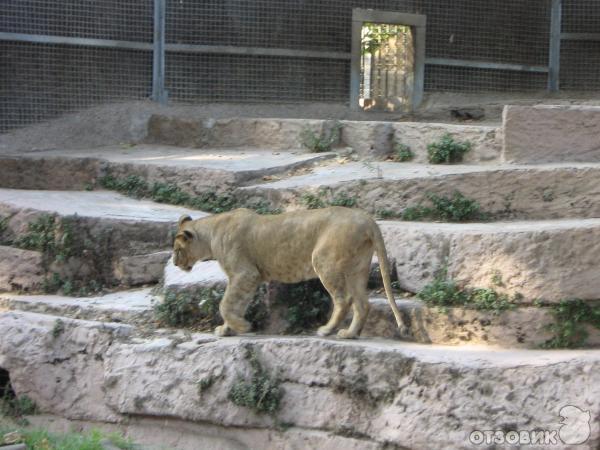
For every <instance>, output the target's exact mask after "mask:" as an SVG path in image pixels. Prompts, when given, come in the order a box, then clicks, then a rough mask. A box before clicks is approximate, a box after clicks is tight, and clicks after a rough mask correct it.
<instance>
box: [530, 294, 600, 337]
mask: <svg viewBox="0 0 600 450" xmlns="http://www.w3.org/2000/svg"><path fill="white" fill-rule="evenodd" d="M551 310H552V314H553V316H554V323H553V324H551V325H549V326H548V330H549V331H550V332H552V333H553V334H554V336H553V337H552V338H551V339H549V340H548V341H546V342H545V343H544V344H542V347H543V348H576V347H581V346H582V345H583V344H584V343H585V340H586V339H587V337H588V332H587V330H586V329H585V325H586V324H589V325H592V326H594V327H595V328H598V329H600V305H599V304H590V303H588V302H585V301H583V300H581V299H569V300H562V301H561V302H559V303H558V304H557V305H553V306H552V307H551Z"/></svg>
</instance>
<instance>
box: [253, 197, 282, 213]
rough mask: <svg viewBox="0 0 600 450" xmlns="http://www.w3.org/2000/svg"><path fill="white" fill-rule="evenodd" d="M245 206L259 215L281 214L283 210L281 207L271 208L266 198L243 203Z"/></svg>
mask: <svg viewBox="0 0 600 450" xmlns="http://www.w3.org/2000/svg"><path fill="white" fill-rule="evenodd" d="M245 207H246V208H248V209H252V210H254V211H256V212H257V213H258V214H261V215H269V214H281V213H282V212H283V211H282V209H281V208H273V207H272V206H271V204H270V203H269V202H267V201H266V200H259V201H257V202H253V203H248V204H246V205H245Z"/></svg>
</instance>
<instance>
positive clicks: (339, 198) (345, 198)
mask: <svg viewBox="0 0 600 450" xmlns="http://www.w3.org/2000/svg"><path fill="white" fill-rule="evenodd" d="M357 203H358V201H357V200H356V197H350V196H349V195H348V194H346V193H345V192H340V193H339V194H338V195H336V196H335V197H333V198H332V199H331V201H330V202H329V205H330V206H344V207H346V208H354V207H356V205H357Z"/></svg>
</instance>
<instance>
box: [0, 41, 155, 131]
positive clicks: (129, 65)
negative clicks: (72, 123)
mask: <svg viewBox="0 0 600 450" xmlns="http://www.w3.org/2000/svg"><path fill="white" fill-rule="evenodd" d="M0 54H2V64H0V80H2V83H1V84H0V130H1V129H4V130H9V129H11V128H16V127H18V126H22V125H27V124H30V123H35V122H38V121H41V120H44V119H48V118H51V117H56V116H58V115H61V114H64V113H65V112H67V111H73V110H78V109H82V108H87V107H90V106H95V105H99V104H102V103H110V102H118V101H124V100H133V99H139V98H144V97H147V96H148V95H149V91H150V88H151V85H152V53H150V52H141V51H135V50H113V49H93V48H89V47H77V46H69V45H46V44H30V43H24V42H9V41H5V42H2V41H0Z"/></svg>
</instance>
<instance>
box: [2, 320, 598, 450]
mask: <svg viewBox="0 0 600 450" xmlns="http://www.w3.org/2000/svg"><path fill="white" fill-rule="evenodd" d="M54 323H55V318H53V317H47V316H40V315H37V314H31V313H4V314H1V315H0V335H2V336H5V339H2V340H1V341H0V367H2V368H3V369H5V370H8V371H9V373H10V376H11V382H12V383H13V386H14V388H15V390H16V392H17V394H18V395H22V394H27V395H28V396H30V397H31V398H32V399H33V400H34V401H35V402H36V403H37V404H38V405H39V407H40V408H41V410H42V411H44V412H48V413H53V414H58V415H61V416H63V417H66V418H69V419H77V420H95V421H107V422H120V421H124V420H125V419H126V417H155V418H157V419H160V418H165V417H168V418H171V419H178V420H182V421H185V422H197V423H203V424H210V425H217V426H226V427H236V428H240V429H244V428H250V429H254V428H258V429H265V430H274V429H276V428H277V426H278V425H277V424H278V423H288V424H290V425H292V426H293V427H299V428H310V429H313V430H320V431H325V432H330V433H332V434H334V435H335V434H337V433H338V432H339V430H344V429H350V430H353V432H354V435H356V436H361V438H362V439H363V440H364V441H365V443H373V444H376V445H377V447H375V448H381V447H383V446H384V445H390V444H392V445H397V446H401V447H406V448H411V449H431V448H439V449H446V448H452V449H463V448H464V449H467V448H471V446H470V444H469V442H468V436H469V434H470V432H471V431H472V430H500V429H515V430H521V429H526V430H527V429H548V430H558V428H559V427H560V424H559V421H560V418H559V411H560V409H561V408H562V407H563V406H566V405H575V406H578V407H580V408H582V409H584V410H586V411H589V412H590V415H591V417H592V418H596V417H598V416H599V415H600V387H599V386H600V378H599V376H600V375H598V374H599V373H600V351H526V350H489V349H482V348H481V347H460V348H452V347H437V346H424V345H417V344H407V343H391V342H381V341H376V340H366V339H361V340H359V341H351V342H348V341H339V340H335V339H321V338H312V337H297V338H273V337H256V338H254V337H233V338H225V339H217V338H215V337H213V336H208V335H201V334H196V335H191V336H188V337H187V338H186V337H185V335H180V336H179V337H169V336H168V335H163V336H162V337H157V338H150V339H139V338H136V339H130V338H127V333H125V334H124V335H123V337H121V338H118V337H117V336H115V334H114V333H115V332H117V329H115V328H114V326H108V325H103V324H94V323H90V322H84V321H68V322H67V323H65V331H64V332H62V333H60V334H59V335H58V336H54V335H53V332H52V330H53V327H54ZM119 327H122V326H119ZM119 329H121V328H119ZM109 342H110V345H108V343H109ZM248 350H251V351H253V352H254V353H255V354H256V355H257V357H258V358H259V360H260V362H261V364H262V365H263V367H264V368H265V370H266V371H267V372H268V373H270V374H272V375H275V374H278V377H279V379H280V380H281V382H282V384H281V387H282V389H283V390H284V394H283V398H282V404H281V409H280V410H278V412H277V413H276V415H275V416H274V417H271V416H265V415H261V414H257V413H254V412H253V411H251V410H249V409H247V408H244V407H240V406H236V405H235V404H233V403H232V402H231V401H230V400H229V398H228V396H229V390H230V388H231V387H232V385H233V384H234V383H235V382H236V381H237V380H238V377H240V376H249V374H250V370H251V369H250V364H249V362H248V361H247V360H246V356H245V355H246V353H247V351H248ZM207 377H213V378H214V382H213V384H212V385H211V386H210V387H209V388H207V389H205V390H203V392H202V393H201V394H200V393H199V392H198V382H199V381H200V380H203V379H205V378H207ZM65 379H69V380H70V382H69V383H65V382H63V380H65ZM590 425H591V436H590V438H589V440H588V441H587V443H586V444H585V445H584V446H582V447H581V448H583V449H589V450H591V449H594V448H596V447H597V445H598V444H599V443H600V424H599V423H598V422H597V421H596V420H595V419H594V420H593V421H592V422H591V423H590ZM556 448H567V447H566V446H564V445H557V446H556Z"/></svg>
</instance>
